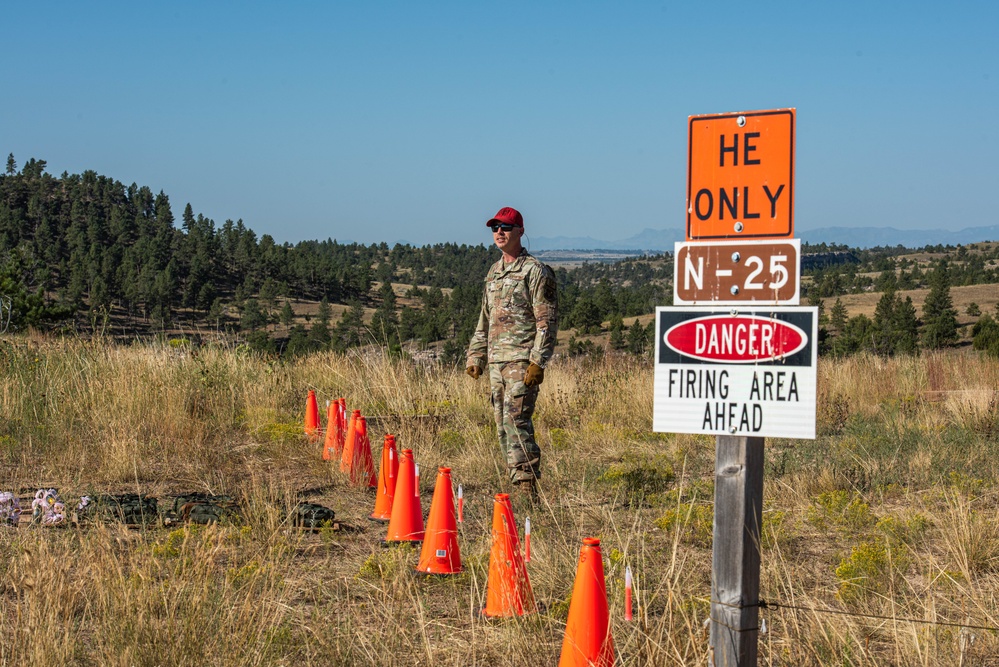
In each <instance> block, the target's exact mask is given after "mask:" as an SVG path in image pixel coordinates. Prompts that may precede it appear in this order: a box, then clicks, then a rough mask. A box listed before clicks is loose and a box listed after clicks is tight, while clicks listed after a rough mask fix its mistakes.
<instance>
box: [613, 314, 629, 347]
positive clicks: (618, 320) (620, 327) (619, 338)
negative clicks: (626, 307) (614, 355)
mask: <svg viewBox="0 0 999 667" xmlns="http://www.w3.org/2000/svg"><path fill="white" fill-rule="evenodd" d="M610 346H611V349H612V350H623V349H624V348H625V347H627V346H628V343H627V342H625V340H624V318H622V317H621V316H620V315H619V314H617V313H614V314H613V315H611V318H610Z"/></svg>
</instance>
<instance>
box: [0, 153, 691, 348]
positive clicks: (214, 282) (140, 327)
mask: <svg viewBox="0 0 999 667" xmlns="http://www.w3.org/2000/svg"><path fill="white" fill-rule="evenodd" d="M45 167H46V163H45V161H44V160H37V159H30V160H28V161H27V162H26V163H25V164H24V165H23V166H22V167H20V168H18V165H17V162H16V160H15V158H14V156H13V155H10V156H9V157H8V159H7V166H6V169H5V172H4V173H3V174H2V175H0V298H7V299H10V304H11V308H9V312H11V315H10V319H11V320H12V321H13V322H14V323H15V324H16V326H18V327H19V328H22V329H24V328H27V327H41V328H45V327H52V326H60V327H67V326H68V327H70V328H71V329H74V330H77V331H80V330H86V329H87V328H88V326H94V323H95V322H98V321H104V322H107V321H108V320H109V318H110V319H112V320H113V321H114V322H115V323H116V326H115V329H116V330H118V331H121V332H124V333H126V335H132V334H142V333H149V332H154V331H164V330H169V329H170V328H171V327H176V326H184V327H189V326H196V327H204V328H208V329H218V328H219V327H220V325H221V326H222V327H223V328H225V327H226V326H228V328H230V329H232V330H236V331H239V330H242V331H245V332H266V331H268V330H269V333H266V334H265V337H266V336H267V335H269V336H270V337H272V338H273V337H278V336H287V335H290V336H291V337H292V338H294V336H295V335H296V333H301V332H300V331H299V332H296V330H295V322H296V321H297V320H298V318H297V317H295V315H296V314H295V313H292V317H290V318H289V317H285V316H283V315H287V313H283V314H282V315H279V313H278V311H279V310H280V305H281V304H282V302H283V304H284V305H285V306H287V305H288V302H289V301H292V300H297V301H312V302H319V301H322V302H323V304H345V305H350V306H351V308H350V310H349V311H347V312H344V313H343V315H344V320H345V321H347V324H344V322H341V324H344V327H343V328H339V325H338V328H333V329H331V330H329V331H328V332H327V333H326V334H325V335H324V333H323V331H322V330H320V331H319V332H318V333H317V334H316V335H315V336H314V337H313V341H312V343H311V344H312V345H313V347H315V346H317V345H318V346H320V347H322V346H324V345H329V346H331V347H334V348H344V347H347V346H350V345H352V344H358V343H360V342H363V339H364V336H363V335H361V332H360V329H361V328H362V322H361V320H362V316H363V318H364V320H365V322H364V323H363V326H366V327H370V324H371V319H372V318H371V310H372V309H375V310H376V312H375V316H376V318H375V322H376V324H377V327H376V329H377V330H378V336H377V337H379V338H384V339H386V340H387V341H393V340H394V341H396V342H397V343H404V342H405V341H406V340H409V339H418V340H420V341H421V342H423V343H429V342H433V341H436V340H450V341H457V342H463V341H464V340H467V337H468V334H469V332H470V331H471V329H472V328H473V327H474V322H475V319H476V317H477V315H478V310H479V306H480V302H481V289H482V278H483V276H484V275H485V273H486V271H487V269H488V267H489V265H490V264H491V263H492V262H494V261H495V260H496V258H497V257H498V251H497V250H495V248H491V247H486V246H483V245H478V246H467V245H458V244H449V243H445V244H438V245H433V246H424V247H412V246H408V245H399V244H396V245H395V246H394V247H392V248H389V246H388V245H387V244H385V243H381V244H372V245H367V246H365V245H362V244H356V243H351V244H342V243H337V242H336V241H335V240H334V239H333V238H329V239H327V240H325V241H302V242H299V243H296V244H294V245H293V244H290V243H283V244H279V243H276V242H275V241H274V239H273V238H272V237H271V236H269V235H267V234H265V235H263V236H261V237H259V238H258V237H257V235H256V233H254V231H253V230H252V229H249V228H248V227H247V226H246V225H244V224H243V222H242V220H237V221H235V222H234V221H232V220H226V221H225V222H224V223H223V224H222V225H221V226H217V225H216V223H215V222H214V221H213V220H211V219H208V218H206V217H204V216H203V215H201V214H195V213H194V211H193V210H192V207H191V205H190V204H187V205H186V206H185V207H184V210H183V212H182V213H181V215H180V219H179V221H178V220H177V219H176V217H175V214H174V211H173V207H172V206H171V203H170V199H169V197H168V196H167V194H166V193H164V192H162V191H160V192H159V193H156V194H154V192H153V190H152V189H150V188H149V187H146V186H139V185H136V184H135V183H133V184H131V185H127V186H126V185H125V184H123V183H122V182H120V181H117V180H115V179H112V178H109V177H106V176H101V175H99V174H97V173H95V172H94V171H85V172H84V173H82V174H68V173H63V174H62V175H61V176H59V177H55V176H52V175H51V174H48V173H46V171H45ZM331 231H333V232H335V231H336V230H331ZM334 235H335V234H334ZM629 266H630V267H631V268H630V269H629ZM632 273H633V274H634V275H631V274H632ZM670 273H671V267H667V266H665V265H663V266H661V267H659V268H658V269H653V268H651V267H650V266H649V265H648V264H638V263H630V264H629V263H622V264H621V265H619V266H618V265H616V266H615V267H614V268H611V267H587V266H584V267H582V268H581V269H577V270H573V271H571V272H567V271H564V270H560V271H559V278H560V287H561V289H560V297H561V299H562V314H563V317H567V316H568V315H569V314H571V313H573V312H575V311H579V313H580V318H581V321H584V322H586V323H590V324H591V325H592V323H594V322H595V323H596V325H597V326H599V323H600V321H601V320H602V319H603V318H606V317H607V316H608V315H612V314H619V315H625V316H626V315H637V314H641V313H648V312H651V311H652V308H653V307H654V306H655V305H656V304H659V303H663V300H664V299H665V298H668V297H667V296H666V295H667V294H668V286H667V283H668V278H669V275H670ZM612 279H613V280H612ZM393 282H394V283H403V284H405V285H412V288H411V289H410V290H409V296H410V297H412V298H411V299H410V300H409V301H410V302H411V303H412V306H407V305H400V304H399V303H397V299H396V295H395V294H394V293H393V292H392V288H391V284H392V283H393ZM324 307H325V308H327V309H326V310H325V311H323V310H321V311H320V315H321V317H322V316H323V314H324V313H328V312H329V310H328V307H326V306H324ZM279 321H282V323H283V324H284V325H285V327H284V329H281V328H280V327H279V326H278V325H279ZM271 325H273V326H271ZM348 325H349V326H348ZM324 326H325V325H324ZM289 327H290V329H289ZM372 332H373V331H369V332H367V333H369V334H370V333H372ZM311 333H312V332H311V331H310V334H311ZM257 341H258V342H260V341H262V337H261V336H260V335H259V333H258V335H257Z"/></svg>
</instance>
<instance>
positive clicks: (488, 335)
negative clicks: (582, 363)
mask: <svg viewBox="0 0 999 667" xmlns="http://www.w3.org/2000/svg"><path fill="white" fill-rule="evenodd" d="M557 309H558V289H557V287H556V283H555V274H554V273H553V272H552V270H551V268H549V267H548V266H545V265H544V264H542V263H541V262H540V261H538V260H537V259H536V258H534V257H533V256H531V254H530V253H528V252H527V251H526V250H521V252H520V255H519V256H518V257H517V259H516V260H514V261H512V262H510V263H506V262H504V261H503V259H502V258H500V260H499V261H498V262H496V263H495V264H493V266H492V268H490V269H489V273H488V274H487V275H486V288H485V294H484V296H483V299H482V311H481V312H480V313H479V323H478V326H476V328H475V334H474V335H473V336H472V340H471V342H470V343H469V345H468V361H467V363H466V366H475V367H477V368H478V369H479V370H482V369H484V368H485V367H486V366H487V364H488V367H489V385H490V388H491V391H492V404H493V414H494V416H495V418H496V430H497V434H498V436H499V441H500V447H501V448H502V450H503V453H504V455H505V456H506V462H507V468H508V469H509V471H510V479H511V480H512V481H514V482H523V481H528V480H532V479H536V478H537V477H539V476H540V464H541V449H540V448H539V447H538V444H537V442H535V440H534V422H533V417H534V404H535V402H536V401H537V398H538V387H536V386H535V387H528V386H527V385H526V384H524V375H525V374H526V373H527V367H528V366H529V365H530V364H531V363H532V362H533V363H535V364H537V365H538V366H540V367H541V368H544V367H545V365H546V364H547V363H548V360H549V359H551V356H552V353H553V352H554V351H555V338H556V335H557V333H558V313H557Z"/></svg>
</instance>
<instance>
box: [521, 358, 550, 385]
mask: <svg viewBox="0 0 999 667" xmlns="http://www.w3.org/2000/svg"><path fill="white" fill-rule="evenodd" d="M544 381H545V369H543V368H542V367H541V366H538V365H537V364H536V363H534V362H533V361H532V362H531V365H530V366H528V367H527V373H526V374H525V375H524V384H526V385H527V386H528V387H537V386H538V385H539V384H541V383H542V382H544Z"/></svg>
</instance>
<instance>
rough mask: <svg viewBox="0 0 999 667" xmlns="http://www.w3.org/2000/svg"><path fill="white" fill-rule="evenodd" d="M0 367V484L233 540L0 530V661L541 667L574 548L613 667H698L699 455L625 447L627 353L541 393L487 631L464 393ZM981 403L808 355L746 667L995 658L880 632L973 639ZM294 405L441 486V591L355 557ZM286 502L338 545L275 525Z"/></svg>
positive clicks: (981, 514) (170, 367)
mask: <svg viewBox="0 0 999 667" xmlns="http://www.w3.org/2000/svg"><path fill="white" fill-rule="evenodd" d="M0 374H2V375H3V377H4V382H3V384H2V385H0V490H11V489H14V490H17V491H22V492H26V491H28V490H30V489H33V488H35V487H38V486H43V485H44V486H56V487H58V488H59V489H60V492H61V493H62V495H63V497H65V498H67V499H68V500H70V501H71V502H75V499H76V497H77V496H79V495H82V494H84V493H92V492H99V491H115V492H128V491H132V492H135V491H141V492H143V493H149V494H152V495H156V496H160V497H167V496H169V495H170V494H176V493H180V492H186V491H195V490H200V491H212V492H216V493H229V494H232V495H234V496H236V497H238V498H239V499H240V504H241V507H242V520H241V521H239V522H238V523H232V524H224V525H213V526H208V527H198V526H187V527H182V528H178V529H175V530H172V531H170V530H167V529H161V528H147V529H145V530H131V529H127V528H124V527H121V526H117V525H114V524H108V525H95V526H91V527H87V528H49V529H42V528H31V527H22V528H20V529H17V530H14V529H2V530H0V599H2V609H3V614H2V615H0V664H2V665H28V664H31V665H34V664H84V665H90V664H93V665H97V664H100V665H104V664H121V665H188V664H189V665H200V664H220V665H226V664H344V665H352V664H364V665H367V664H425V665H473V664H474V665H511V664H517V665H520V664H524V665H535V664H538V665H541V664H554V663H555V662H556V660H557V658H558V653H559V650H560V647H561V641H562V632H563V629H564V622H565V616H566V613H567V610H568V602H569V600H568V598H569V594H570V592H571V589H572V581H573V577H574V569H575V564H576V558H577V555H578V549H579V543H580V538H581V537H583V536H588V535H597V536H600V537H601V538H602V540H603V550H604V560H605V570H606V573H607V587H608V591H609V597H610V606H611V616H612V620H613V632H614V639H615V645H616V648H617V652H618V656H619V661H620V663H621V664H624V665H693V664H701V665H703V664H706V660H707V635H706V632H705V630H704V626H703V623H704V621H705V619H706V618H707V612H708V604H707V600H708V598H709V594H710V571H711V563H710V560H711V551H710V528H711V504H712V498H713V495H712V494H713V490H712V489H713V483H712V471H713V455H714V442H713V440H711V439H709V438H704V437H696V436H687V435H664V434H655V433H652V432H651V431H650V427H651V412H652V400H653V398H652V369H651V367H650V366H649V365H648V364H643V363H639V362H635V361H629V360H625V359H613V358H610V359H607V360H605V361H603V362H601V363H599V364H597V365H588V364H587V363H585V362H577V361H563V362H561V363H558V364H555V365H554V366H553V367H552V368H551V370H550V371H549V373H548V374H547V379H546V381H545V385H544V388H543V391H542V395H541V396H542V397H541V400H540V401H539V407H538V418H537V420H536V423H537V427H538V436H539V441H540V443H541V445H542V448H543V450H544V456H545V458H544V462H543V467H544V474H545V477H544V479H543V483H542V492H543V497H542V503H541V507H539V508H536V509H534V510H533V511H532V515H531V519H532V524H533V526H534V531H533V534H532V547H533V549H532V551H533V554H532V555H533V559H532V563H531V565H530V574H531V581H532V584H533V588H534V591H535V593H536V595H537V597H538V599H539V601H540V602H541V604H542V609H543V611H542V612H541V613H539V614H537V615H535V616H532V617H527V618H523V619H520V620H516V621H509V622H500V623H495V622H486V621H484V620H483V619H482V617H481V616H480V615H479V614H478V609H479V607H480V606H481V605H482V603H483V601H484V596H485V579H486V570H487V565H488V553H489V525H490V517H491V509H492V503H491V498H492V495H493V494H494V493H496V492H498V491H502V490H506V483H505V474H504V471H503V469H502V465H501V462H500V458H499V453H498V451H497V450H498V448H497V446H496V445H495V443H494V435H493V427H492V425H491V412H490V409H489V406H488V388H487V386H486V383H485V382H483V381H481V380H480V381H479V382H478V383H476V382H473V381H471V380H470V379H469V378H467V377H465V376H463V375H461V374H460V373H458V372H457V371H454V370H451V369H442V368H438V367H419V366H416V365H413V364H411V363H408V362H405V361H398V360H392V359H389V358H386V357H385V356H383V355H381V354H380V353H372V354H370V355H369V356H364V355H356V354H355V355H349V356H346V357H345V356H339V355H332V354H329V355H317V356H312V357H309V358H307V359H301V360H297V361H293V362H287V363H286V362H270V361H266V360H263V359H260V358H258V357H255V356H253V355H250V354H248V353H246V352H245V351H243V350H239V349H235V350H234V349H214V348H202V349H200V350H198V351H197V352H196V353H195V352H193V351H191V350H189V349H187V348H186V347H185V346H183V345H181V346H178V347H170V346H165V345H164V346H134V347H116V346H112V345H107V344H104V343H101V342H82V341H73V340H66V339H63V340H45V339H16V338H8V339H0ZM997 386H999V364H997V363H996V362H994V361H987V360H984V359H979V358H978V357H977V356H971V355H965V354H957V355H924V356H923V357H921V358H918V359H896V360H889V361H885V360H881V359H877V358H872V357H856V358H852V359H848V360H845V361H836V362H826V361H823V362H822V363H821V364H820V394H821V404H820V408H819V431H820V437H819V439H817V440H816V441H808V442H806V441H786V440H780V439H772V440H770V441H768V451H767V463H766V465H767V471H766V493H765V514H764V536H763V544H764V553H763V569H762V573H761V574H762V596H763V597H764V598H765V599H767V600H770V601H772V602H778V603H780V604H781V605H783V606H781V607H778V608H776V609H768V610H765V611H764V612H763V617H764V618H765V619H766V622H767V628H768V632H767V633H766V634H764V635H762V637H761V644H760V646H761V664H764V665H823V666H825V665H830V666H831V665H885V664H891V665H922V666H931V665H932V666H935V665H941V666H942V665H957V664H964V665H988V664H995V662H994V657H993V656H995V655H996V654H997V653H999V640H997V635H996V633H995V632H991V631H983V630H968V629H964V630H962V629H961V628H960V627H953V626H949V625H934V624H932V623H914V622H912V621H910V620H906V619H919V620H923V621H930V622H933V621H936V622H947V623H950V622H956V623H965V624H968V625H987V626H991V627H999V599H997V597H999V530H997V529H996V525H997V524H996V522H995V521H994V518H993V517H994V515H995V512H996V509H997V505H999V494H997V490H996V487H995V482H994V480H995V479H996V474H997V472H999V442H997V434H999V425H997V416H996V412H997V410H996V405H995V402H996V398H995V388H996V387H997ZM310 388H311V389H315V390H316V391H317V394H318V395H319V396H320V398H321V399H323V400H324V399H327V398H335V397H337V396H345V397H347V400H348V407H349V408H351V409H353V408H357V409H360V410H362V412H363V413H364V414H365V415H366V416H369V418H370V424H371V430H372V441H373V442H376V443H377V442H380V440H381V434H382V433H383V432H385V431H386V430H388V431H391V432H393V433H396V434H397V436H398V440H399V443H400V445H401V446H404V447H411V448H413V449H414V450H415V454H416V458H417V460H418V462H419V463H420V464H421V467H422V469H423V470H424V471H427V472H425V473H424V476H423V478H424V483H423V489H424V491H423V498H422V501H423V506H424V508H427V507H429V502H430V493H431V488H430V487H431V485H432V481H431V480H432V474H431V473H430V472H429V471H432V470H434V468H435V467H437V466H438V465H449V466H450V467H451V468H452V469H453V476H454V480H455V482H456V483H461V484H462V485H463V486H464V489H465V497H466V522H465V524H464V525H463V526H462V529H461V549H462V556H463V562H464V566H465V571H464V572H463V573H462V574H460V575H458V576H455V577H451V578H446V579H436V578H430V579H426V578H419V577H417V576H414V574H413V572H412V567H413V565H414V564H415V561H416V555H415V554H414V553H412V552H411V551H410V550H407V549H385V548H383V547H381V546H380V545H379V540H380V538H381V537H382V536H383V533H382V528H381V527H380V526H379V525H377V524H373V523H370V522H368V521H367V520H366V517H367V515H368V513H370V511H371V508H372V506H373V498H372V497H371V496H370V495H369V494H368V493H366V492H364V491H359V490H355V489H352V488H350V487H349V486H348V485H347V484H346V481H345V479H344V478H343V476H342V475H341V474H340V473H339V471H338V470H335V469H331V468H330V467H329V466H327V465H324V464H323V463H322V462H321V461H319V460H318V459H319V456H318V453H319V451H318V446H316V445H311V444H309V443H307V442H306V441H305V439H304V438H303V437H302V436H301V429H300V423H301V413H302V410H303V403H304V396H305V394H306V391H307V390H308V389H310ZM299 498H304V499H308V500H311V501H314V502H320V503H323V504H326V505H328V506H330V507H333V508H334V509H335V510H336V511H337V515H338V517H339V519H340V520H342V521H343V522H344V524H346V525H347V526H348V527H351V528H354V530H343V531H340V532H334V531H330V530H324V531H320V532H319V533H317V534H311V533H300V532H296V531H293V530H291V529H289V527H288V525H287V519H286V515H287V508H288V506H289V505H290V504H292V503H293V502H294V501H296V500H297V499H299ZM518 519H520V520H522V519H523V516H522V513H518ZM705 536H707V537H705ZM626 565H630V566H631V568H632V570H633V571H634V572H635V575H636V589H637V590H636V598H637V602H638V611H637V614H636V621H635V622H634V623H630V624H629V623H625V622H624V621H623V618H622V617H623V614H622V605H623V590H622V588H623V579H624V568H625V566H626ZM789 605H794V606H797V607H799V609H792V608H790V607H789ZM829 609H831V610H836V611H839V612H846V613H847V614H848V615H831V614H828V613H823V612H821V611H816V610H829ZM858 614H871V615H876V616H883V617H886V618H887V620H879V619H872V618H867V617H862V616H859V615H858ZM990 660H993V662H992V663H990V662H989V661H990Z"/></svg>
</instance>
